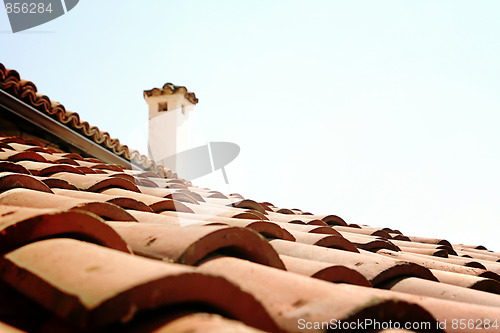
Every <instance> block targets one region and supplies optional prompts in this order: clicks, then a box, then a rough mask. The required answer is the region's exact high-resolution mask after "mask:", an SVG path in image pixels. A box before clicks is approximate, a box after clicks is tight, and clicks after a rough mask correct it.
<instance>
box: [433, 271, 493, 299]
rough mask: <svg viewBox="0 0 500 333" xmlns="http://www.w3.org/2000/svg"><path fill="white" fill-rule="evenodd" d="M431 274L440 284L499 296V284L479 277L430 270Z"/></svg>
mask: <svg viewBox="0 0 500 333" xmlns="http://www.w3.org/2000/svg"><path fill="white" fill-rule="evenodd" d="M431 271H432V274H434V276H435V277H436V278H437V279H438V280H439V282H441V283H446V284H452V285H454V286H459V287H464V288H470V289H475V290H481V291H486V292H489V293H493V294H500V282H498V281H495V280H492V279H487V278H483V277H479V276H472V275H466V274H460V273H452V272H445V271H440V270H436V269H431Z"/></svg>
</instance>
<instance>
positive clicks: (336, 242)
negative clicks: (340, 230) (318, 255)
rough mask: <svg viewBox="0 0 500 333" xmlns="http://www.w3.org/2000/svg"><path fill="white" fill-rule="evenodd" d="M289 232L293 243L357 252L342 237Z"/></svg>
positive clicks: (352, 245) (295, 231) (351, 244)
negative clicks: (293, 240)
mask: <svg viewBox="0 0 500 333" xmlns="http://www.w3.org/2000/svg"><path fill="white" fill-rule="evenodd" d="M289 232H290V233H291V234H292V236H293V237H294V238H295V241H296V242H298V243H303V244H311V245H317V246H324V247H329V248H332V249H339V250H345V251H351V252H359V251H358V249H357V248H356V246H354V244H353V243H351V242H350V241H348V240H347V239H345V238H344V237H342V236H338V235H325V234H315V233H307V232H302V231H297V230H289Z"/></svg>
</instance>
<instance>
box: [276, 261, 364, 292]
mask: <svg viewBox="0 0 500 333" xmlns="http://www.w3.org/2000/svg"><path fill="white" fill-rule="evenodd" d="M280 258H281V260H282V261H283V263H284V264H285V267H286V270H287V271H290V272H294V273H298V274H302V275H305V276H310V277H313V278H316V279H320V280H325V281H329V282H335V283H349V284H355V285H358V286H365V287H371V286H372V284H371V283H370V281H368V280H367V279H366V278H365V277H364V276H363V275H362V274H360V273H359V272H357V271H355V270H354V269H351V268H347V267H346V266H342V265H333V264H329V263H326V262H321V261H315V260H307V259H301V258H295V257H290V256H286V255H280Z"/></svg>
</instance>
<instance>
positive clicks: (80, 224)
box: [0, 205, 129, 252]
mask: <svg viewBox="0 0 500 333" xmlns="http://www.w3.org/2000/svg"><path fill="white" fill-rule="evenodd" d="M68 235H72V237H75V238H77V239H85V240H89V241H92V242H94V243H97V244H101V245H104V246H107V247H109V248H113V249H116V250H119V251H125V252H129V251H128V249H127V246H126V244H125V242H124V241H123V240H122V239H121V238H120V236H118V234H117V233H116V232H115V231H113V229H111V228H110V227H109V226H107V225H106V223H104V221H102V220H100V219H99V218H97V217H96V216H95V215H93V214H89V213H87V212H84V211H60V210H56V209H39V208H38V209H34V208H26V207H16V206H4V205H0V252H6V251H10V250H13V249H15V248H17V247H20V246H22V245H24V244H27V243H30V242H33V241H36V240H39V239H43V238H48V237H64V236H66V237H68Z"/></svg>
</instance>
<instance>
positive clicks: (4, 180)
mask: <svg viewBox="0 0 500 333" xmlns="http://www.w3.org/2000/svg"><path fill="white" fill-rule="evenodd" d="M14 188H27V189H32V190H34V191H40V192H47V193H52V191H51V189H50V188H49V187H48V186H47V185H45V184H44V183H42V182H41V181H39V180H38V179H36V178H35V177H33V176H29V175H25V174H20V173H12V172H1V173H0V192H3V191H7V190H10V189H14Z"/></svg>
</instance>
